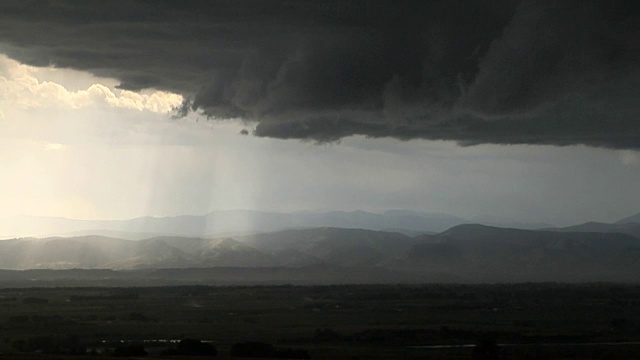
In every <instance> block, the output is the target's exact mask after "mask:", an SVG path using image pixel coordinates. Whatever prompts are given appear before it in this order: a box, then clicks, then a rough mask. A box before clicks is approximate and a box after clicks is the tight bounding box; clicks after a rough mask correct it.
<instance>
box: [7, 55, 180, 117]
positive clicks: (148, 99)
mask: <svg viewBox="0 0 640 360" xmlns="http://www.w3.org/2000/svg"><path fill="white" fill-rule="evenodd" d="M55 70H56V69H53V71H55ZM39 76H40V77H41V76H42V70H41V69H39V68H35V67H32V66H28V65H24V64H20V63H19V62H17V61H15V60H12V59H9V58H8V57H6V56H0V99H2V100H0V101H3V102H7V103H11V104H12V105H13V106H17V107H20V108H23V109H24V108H37V107H52V106H57V107H66V108H71V109H79V108H83V107H86V106H89V105H102V104H104V105H107V106H110V107H115V108H125V109H133V110H140V111H141V110H148V111H152V112H156V113H167V112H169V111H171V110H172V109H173V108H174V107H176V106H178V105H179V104H180V103H181V102H182V96H181V95H179V94H174V93H170V92H166V91H144V92H141V93H138V92H134V91H128V90H119V89H114V88H111V87H109V86H106V85H104V84H101V83H96V84H92V85H90V86H89V87H87V88H86V89H81V90H77V91H73V90H70V89H68V88H67V87H65V86H63V85H61V84H59V83H57V82H54V81H46V80H41V79H39ZM0 118H2V115H0Z"/></svg>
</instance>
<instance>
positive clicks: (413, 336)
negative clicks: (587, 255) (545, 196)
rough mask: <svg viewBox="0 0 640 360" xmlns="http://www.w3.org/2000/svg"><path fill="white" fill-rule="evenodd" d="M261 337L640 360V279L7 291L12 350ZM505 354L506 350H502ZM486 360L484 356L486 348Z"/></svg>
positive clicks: (154, 348) (4, 336)
mask: <svg viewBox="0 0 640 360" xmlns="http://www.w3.org/2000/svg"><path fill="white" fill-rule="evenodd" d="M186 338H189V339H198V340H203V341H206V342H210V343H211V344H212V345H214V346H215V347H216V349H217V351H218V356H217V358H223V359H224V358H230V357H231V356H230V349H231V347H232V346H233V345H234V344H236V343H241V342H249V341H257V342H263V343H268V344H272V345H273V346H274V347H276V348H278V349H293V350H305V351H306V352H307V353H308V355H309V357H310V358H312V359H471V358H473V356H474V351H473V350H474V347H473V346H474V345H476V344H478V343H480V342H483V341H484V342H485V343H487V342H488V343H490V344H496V345H497V346H496V348H497V353H498V358H500V359H550V358H564V359H602V358H607V359H629V358H640V286H638V285H623V284H604V283H594V284H579V285H568V284H552V283H549V284H533V283H532V284H500V285H498V284H496V285H437V284H432V285H340V286H222V287H209V286H176V287H131V288H125V287H118V288H106V287H100V288H91V287H83V288H5V289H0V353H1V354H2V355H1V356H0V358H2V359H14V358H16V359H18V358H20V359H22V358H25V356H26V357H28V358H34V357H37V358H43V359H49V358H51V359H54V358H55V359H61V358H78V359H82V358H101V357H111V356H113V351H114V350H115V349H116V348H117V347H122V346H129V345H131V344H139V345H142V346H144V348H145V351H146V352H147V353H148V355H147V356H146V358H181V357H180V356H173V357H172V356H170V355H162V352H163V351H166V350H167V349H169V348H172V347H175V346H176V344H175V341H179V340H181V339H186ZM494 355H495V354H494ZM476 357H477V354H476Z"/></svg>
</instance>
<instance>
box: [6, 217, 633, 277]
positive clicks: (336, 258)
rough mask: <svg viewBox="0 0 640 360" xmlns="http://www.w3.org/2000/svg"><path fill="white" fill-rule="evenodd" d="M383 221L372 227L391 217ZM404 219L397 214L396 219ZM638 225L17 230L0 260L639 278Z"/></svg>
mask: <svg viewBox="0 0 640 360" xmlns="http://www.w3.org/2000/svg"><path fill="white" fill-rule="evenodd" d="M349 214H351V218H350V219H351V220H350V221H354V220H353V219H359V220H361V221H363V222H364V220H366V219H370V217H369V216H370V215H371V214H369V213H364V214H362V213H349ZM374 215H375V214H374ZM378 216H380V218H385V219H389V218H393V217H394V216H397V219H398V220H396V221H397V222H396V223H395V225H399V223H400V222H401V221H406V219H409V218H411V217H412V216H416V217H419V215H415V214H406V213H394V212H392V213H391V214H386V213H385V214H384V215H378ZM311 218H313V216H312V217H311ZM325 219H326V218H325ZM335 221H338V220H337V219H336V220H335ZM387 221H388V222H387V223H385V224H383V225H379V227H391V226H389V225H390V223H391V221H390V220H387ZM442 221H443V222H445V221H452V219H451V218H448V217H444V218H443V219H442ZM350 223H353V222H350ZM280 224H281V225H282V223H280ZM290 224H291V223H290ZM411 224H412V223H411V222H403V223H402V225H403V226H401V228H404V229H406V226H408V225H411ZM639 227H640V223H635V222H624V223H615V224H603V223H586V224H583V225H579V226H574V227H568V228H558V229H545V230H522V229H513V228H500V227H492V226H486V225H478V224H462V225H456V226H453V227H451V228H449V229H447V230H445V231H441V232H438V233H436V234H433V233H422V234H420V235H417V236H415V234H405V233H400V232H395V231H382V230H370V229H355V228H339V227H326V226H323V227H313V228H311V227H310V228H292V229H287V230H280V231H272V232H267V231H266V232H261V233H254V234H239V235H233V236H225V237H218V238H200V237H181V236H157V237H150V238H147V239H143V240H137V241H133V240H126V239H120V238H111V237H104V236H96V235H90V236H77V237H49V238H43V239H36V238H21V239H11V240H4V241H0V268H1V269H6V270H27V269H93V270H92V271H94V272H97V271H104V270H98V269H110V270H117V271H116V272H108V274H111V275H109V276H111V277H113V278H117V279H123V278H127V276H129V275H126V274H137V275H135V276H134V275H131V276H134V277H136V276H142V278H137V277H136V279H138V280H140V281H142V280H141V279H143V278H145V277H146V276H151V275H149V274H155V275H153V276H159V275H158V274H160V273H163V274H170V279H171V280H170V281H169V279H168V280H167V281H169V283H183V282H189V283H211V282H214V283H220V282H223V283H224V282H226V281H228V282H230V283H238V282H240V283H291V282H295V283H298V282H300V283H305V281H306V282H308V283H345V282H374V283H376V282H385V283H393V282H397V283H403V282H443V281H444V282H451V281H456V282H516V281H570V282H584V281H618V282H640V234H639V233H638V232H637V230H638V228H639ZM147 230H150V229H147ZM156 230H157V229H156ZM164 230H166V229H164ZM162 269H165V270H162ZM124 270H126V271H125V272H124V273H123V272H122V271H124ZM161 270H162V271H161ZM78 271H79V270H78ZM131 271H133V273H131ZM30 273H33V272H30ZM64 273H65V274H77V271H76V270H74V271H71V270H69V271H66V272H64ZM11 274H13V275H11ZM16 274H19V273H15V272H7V273H5V275H6V276H9V278H10V277H11V276H17V275H16ZM40 274H49V273H47V272H44V273H40ZM56 274H58V275H59V274H61V273H59V272H58V273H56ZM83 274H86V273H83ZM114 274H115V275H114ZM198 274H200V277H199V275H198ZM223 274H226V275H224V276H223ZM268 274H271V275H272V277H271V278H270V277H269V276H268ZM58 275H56V276H58ZM20 276H22V275H20ZM43 276H44V275H43ZM47 276H52V275H51V274H49V275H47ZM82 276H85V275H82ZM109 276H107V277H108V278H109ZM167 276H169V275H167ZM225 276H226V277H225ZM154 279H155V280H154V281H161V278H156V277H154ZM181 279H182V280H181ZM305 279H306V280H305ZM0 280H2V278H1V277H0ZM67 280H69V279H67Z"/></svg>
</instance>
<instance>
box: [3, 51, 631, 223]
mask: <svg viewBox="0 0 640 360" xmlns="http://www.w3.org/2000/svg"><path fill="white" fill-rule="evenodd" d="M118 83H119V82H118V81H116V80H114V79H104V78H97V77H94V76H92V75H90V74H88V73H83V72H78V71H72V70H65V69H58V68H55V67H47V68H35V67H30V66H26V65H22V64H20V63H18V62H16V61H14V60H11V59H9V58H7V57H4V56H0V172H1V173H2V177H0V199H1V200H2V206H0V216H2V217H6V216H13V215H18V214H27V215H47V216H64V217H71V218H81V219H124V218H131V217H138V216H146V215H152V216H171V215H180V214H203V213H206V212H209V211H213V210H224V209H255V210H265V211H299V210H355V209H362V210H368V211H382V210H387V209H412V210H419V211H431V212H442V213H449V214H454V215H458V216H462V217H466V218H473V217H475V216H497V217H506V218H511V219H514V220H517V221H526V222H545V223H550V224H573V223H579V222H584V221H590V220H596V221H614V220H617V219H619V218H622V217H625V216H628V215H631V214H635V213H637V212H638V211H639V208H638V204H640V191H638V184H639V183H640V153H638V152H634V151H620V150H608V149H599V148H590V147H584V146H570V147H552V146H525V145H521V146H501V145H480V146H474V147H460V146H458V145H456V144H455V143H452V142H433V141H422V140H420V141H416V140H413V141H410V142H402V141H398V140H393V139H369V138H364V137H349V138H346V139H344V140H342V142H340V143H332V144H328V145H316V144H313V143H309V142H301V141H298V140H279V139H268V138H258V137H254V136H242V135H240V134H239V132H240V131H241V130H242V129H243V128H246V127H248V128H251V127H252V125H251V124H242V123H240V122H233V121H225V122H217V121H214V120H210V121H208V120H206V119H205V118H202V117H201V118H198V116H197V115H195V114H191V115H189V116H188V117H187V118H184V119H180V120H175V119H172V118H171V115H170V113H169V112H170V110H171V109H172V107H173V106H177V105H178V104H180V102H181V101H182V97H181V96H180V95H177V94H171V93H168V92H161V91H153V90H147V91H143V92H131V91H122V90H118V89H116V88H115V85H116V84H118Z"/></svg>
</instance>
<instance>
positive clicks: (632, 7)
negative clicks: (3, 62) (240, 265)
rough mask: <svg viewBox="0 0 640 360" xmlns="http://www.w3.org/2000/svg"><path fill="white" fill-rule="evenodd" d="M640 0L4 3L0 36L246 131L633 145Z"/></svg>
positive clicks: (30, 58)
mask: <svg viewBox="0 0 640 360" xmlns="http://www.w3.org/2000/svg"><path fill="white" fill-rule="evenodd" d="M637 7H638V5H636V2H635V1H628V2H623V1H569V0H567V1H488V0H487V1H438V2H436V1H415V2H414V1H237V0H236V1H180V2H169V1H167V2H162V1H148V2H144V1H135V2H133V1H117V2H108V3H107V2H88V1H73V2H71V1H50V2H41V1H35V2H27V1H19V2H13V3H12V2H7V1H5V2H2V4H1V5H0V44H1V45H0V46H1V48H2V49H3V50H4V51H5V52H6V53H8V54H9V55H10V56H12V57H14V58H16V59H18V60H20V61H22V62H25V63H28V64H32V65H49V64H55V65H56V66H58V67H69V68H74V69H81V70H88V71H91V72H93V73H95V74H97V75H101V76H110V77H116V78H118V79H120V81H121V84H120V87H121V88H124V89H132V90H137V89H143V88H149V87H155V88H160V89H166V90H172V91H176V92H180V93H182V94H184V95H185V96H186V98H187V99H189V100H188V102H186V103H185V104H184V106H183V107H182V108H181V109H179V111H178V113H180V114H184V113H186V112H187V111H202V112H204V113H205V114H207V115H209V116H210V117H212V118H230V117H240V118H243V119H246V120H248V121H254V122H256V123H257V125H256V128H255V131H254V133H255V134H256V135H257V136H268V137H276V138H296V139H310V140H315V141H321V142H322V141H333V140H338V139H340V138H342V137H345V136H350V135H354V134H362V135H366V136H371V137H396V138H401V139H412V138H425V139H449V140H456V141H458V142H460V143H462V144H476V143H487V142H488V143H530V144H554V145H567V144H578V143H580V144H587V145H591V146H606V147H613V148H638V147H640V119H639V114H640V105H639V104H640V101H638V94H639V91H640V86H639V82H640V67H639V66H638V65H639V62H638V60H639V58H638V54H639V40H638V38H639V37H640V32H639V30H638V29H639V25H640V24H639V18H638V14H639V11H638V8H637Z"/></svg>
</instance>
